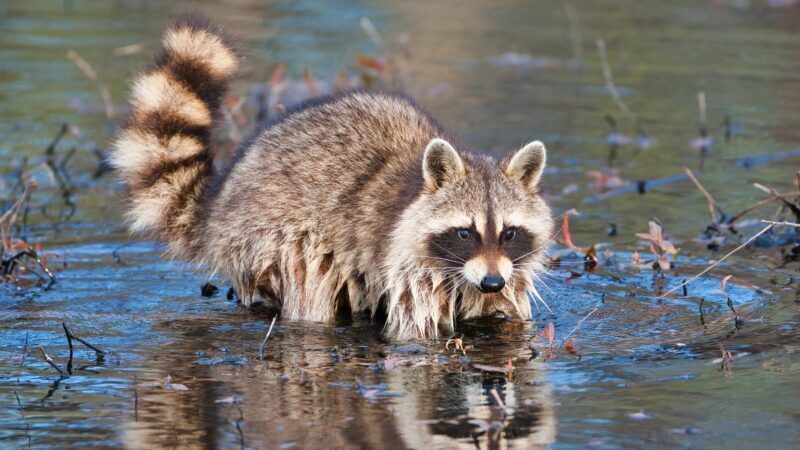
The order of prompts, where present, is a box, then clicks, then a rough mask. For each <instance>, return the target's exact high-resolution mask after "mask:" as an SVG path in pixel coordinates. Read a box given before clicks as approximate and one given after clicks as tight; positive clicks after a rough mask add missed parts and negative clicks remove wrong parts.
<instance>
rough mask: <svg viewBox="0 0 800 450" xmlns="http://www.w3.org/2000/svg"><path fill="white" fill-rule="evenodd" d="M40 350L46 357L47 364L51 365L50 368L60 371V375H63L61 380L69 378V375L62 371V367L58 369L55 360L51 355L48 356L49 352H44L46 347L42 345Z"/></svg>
mask: <svg viewBox="0 0 800 450" xmlns="http://www.w3.org/2000/svg"><path fill="white" fill-rule="evenodd" d="M39 350H41V351H42V356H44V360H45V361H47V364H50V366H52V367H53V368H54V369H56V370H57V371H58V374H59V375H61V378H69V374H68V373H66V372H64V371H63V370H61V367H58V364H56V362H55V361H53V358H51V357H50V355H48V354H47V352H46V351H44V347H42V346H41V345H40V346H39Z"/></svg>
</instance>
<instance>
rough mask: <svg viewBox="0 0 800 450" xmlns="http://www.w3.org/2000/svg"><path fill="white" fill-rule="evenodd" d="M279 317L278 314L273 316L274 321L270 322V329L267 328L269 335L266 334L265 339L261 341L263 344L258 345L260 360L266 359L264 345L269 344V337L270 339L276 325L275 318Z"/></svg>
mask: <svg viewBox="0 0 800 450" xmlns="http://www.w3.org/2000/svg"><path fill="white" fill-rule="evenodd" d="M277 318H278V316H277V315H276V316H275V317H273V318H272V323H271V324H269V330H267V335H266V336H264V340H263V341H261V345H259V346H258V359H259V361H263V360H264V347H266V345H267V339H269V335H270V334H271V333H272V327H273V326H275V320H276V319H277Z"/></svg>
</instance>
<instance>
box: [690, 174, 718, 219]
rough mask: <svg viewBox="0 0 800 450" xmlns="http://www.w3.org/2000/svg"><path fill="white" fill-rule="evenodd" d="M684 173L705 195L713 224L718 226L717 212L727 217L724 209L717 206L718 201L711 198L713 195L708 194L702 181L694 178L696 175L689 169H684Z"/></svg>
mask: <svg viewBox="0 0 800 450" xmlns="http://www.w3.org/2000/svg"><path fill="white" fill-rule="evenodd" d="M683 171H684V172H685V173H686V175H687V176H688V177H689V179H690V180H692V183H694V185H695V186H697V189H698V190H699V191H700V193H701V194H703V196H704V197H705V198H706V201H708V212H709V214H710V215H711V223H713V224H714V225H717V223H718V220H717V212H719V213H720V214H721V215H722V216H724V215H725V214H724V213H722V209H721V208H720V207H719V205H718V204H717V201H716V200H714V197H712V196H711V193H710V192H708V190H707V189H706V188H705V186H703V185H702V184H701V183H700V180H698V179H697V178H696V177H695V176H694V173H692V171H691V170H690V169H689V168H688V167H684V168H683Z"/></svg>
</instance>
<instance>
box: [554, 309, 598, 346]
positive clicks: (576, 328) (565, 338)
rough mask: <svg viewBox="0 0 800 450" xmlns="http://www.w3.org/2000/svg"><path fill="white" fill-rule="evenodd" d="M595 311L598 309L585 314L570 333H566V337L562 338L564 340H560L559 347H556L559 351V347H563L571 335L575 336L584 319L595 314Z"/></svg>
mask: <svg viewBox="0 0 800 450" xmlns="http://www.w3.org/2000/svg"><path fill="white" fill-rule="evenodd" d="M597 309H598V308H594V309H593V310H591V311H589V314H586V315H585V316H583V319H581V320H579V321H578V323H577V324H576V325H575V328H573V329H572V331H570V332H569V333H567V335H566V336H564V338H562V339H561V345H559V346H558V349H559V350H561V347H563V346H564V344H565V343H566V342H567V339H569V337H570V336H572V335H573V334H575V332H576V331H578V329H579V328H580V327H581V325H583V322H585V321H586V319H588V318H589V317H590V316H591V315H592V314H594V313H595V312H597Z"/></svg>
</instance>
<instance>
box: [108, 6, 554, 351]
mask: <svg viewBox="0 0 800 450" xmlns="http://www.w3.org/2000/svg"><path fill="white" fill-rule="evenodd" d="M238 63H239V57H238V56H237V53H236V51H235V50H234V49H233V47H232V46H231V44H230V41H229V40H228V39H227V38H226V37H225V36H224V35H223V34H222V33H221V31H220V30H219V29H218V28H216V27H214V26H211V25H209V24H208V23H207V22H204V21H202V20H197V19H191V20H188V19H183V20H178V21H177V22H175V23H174V24H172V25H171V26H169V27H168V28H167V30H166V33H165V36H164V38H163V48H162V49H161V51H160V53H159V54H158V56H157V57H156V59H155V63H154V64H153V65H152V67H151V68H150V69H149V70H147V71H146V72H145V73H144V74H143V75H141V76H139V78H138V79H137V80H136V81H135V83H134V85H133V89H132V93H131V95H130V119H129V120H128V123H127V124H126V125H125V126H124V127H123V128H122V129H121V131H120V132H119V134H118V136H117V137H116V140H115V143H114V145H113V149H114V150H113V152H112V155H111V158H112V163H113V165H114V166H115V167H116V169H117V170H118V172H119V174H120V175H121V177H122V180H123V181H124V183H125V184H126V185H127V187H128V190H129V195H130V208H129V212H128V216H129V219H130V221H131V229H132V230H133V231H137V232H147V233H151V234H153V235H154V237H155V238H157V239H159V240H161V241H163V242H164V243H165V244H166V247H167V250H166V254H167V255H168V256H169V257H170V258H179V259H183V260H187V261H189V262H191V263H193V264H195V265H197V266H200V267H204V268H207V269H210V270H212V271H213V272H215V273H219V274H221V275H222V276H223V278H225V279H226V280H228V281H229V282H230V283H231V284H232V285H233V287H234V289H235V291H236V293H237V294H238V296H239V298H240V300H241V301H242V303H244V304H245V305H252V304H254V303H256V302H264V303H265V304H266V305H267V306H270V307H274V308H279V309H280V312H281V317H283V318H285V319H292V320H306V321H321V322H328V321H332V320H333V319H335V318H336V317H337V314H359V313H369V314H371V315H372V316H373V317H374V316H375V315H376V313H378V312H379V311H382V315H384V316H385V325H384V333H385V336H386V337H387V338H389V339H392V340H409V339H416V338H419V339H433V338H436V337H437V336H439V335H440V334H442V333H452V332H453V330H454V327H455V324H456V320H457V319H469V318H472V317H478V316H489V315H495V314H502V315H504V316H507V317H511V318H518V319H530V317H531V300H532V296H535V297H538V293H537V291H536V285H535V284H534V279H535V278H536V277H537V274H539V273H541V271H542V270H543V269H544V267H543V263H544V258H545V256H544V252H545V249H546V247H547V246H548V244H549V241H550V239H551V234H552V231H553V221H552V218H551V212H550V209H549V207H548V205H547V204H546V203H545V201H544V200H543V199H542V196H541V195H540V194H539V187H538V186H539V180H540V177H541V175H542V171H543V169H544V167H545V159H546V150H545V147H544V145H543V144H542V143H541V142H539V141H534V142H531V143H529V144H527V145H525V146H523V147H522V148H521V149H520V150H518V151H517V152H515V153H514V154H513V155H511V156H510V157H507V158H505V159H504V160H502V161H497V160H495V159H493V158H491V157H489V156H486V155H482V154H478V153H474V152H470V151H467V150H466V149H465V148H464V147H463V146H462V145H460V144H454V142H455V141H454V140H453V139H452V138H451V137H450V136H449V135H448V134H447V133H446V132H445V131H444V129H443V128H442V126H441V125H439V123H438V122H436V120H434V119H433V118H432V117H431V116H430V115H428V114H427V113H426V112H424V111H423V110H422V109H420V108H419V107H417V106H416V105H415V103H414V102H413V101H412V100H410V99H409V98H407V97H405V96H402V95H394V94H387V93H375V92H366V91H354V92H347V93H342V94H339V95H335V96H330V97H325V98H320V99H317V100H315V101H312V102H309V103H306V104H303V105H301V106H299V107H297V108H294V109H293V110H290V111H287V112H286V113H284V115H283V116H282V117H281V118H280V119H279V120H277V121H275V123H272V124H270V125H269V126H267V127H266V128H265V129H263V130H262V131H260V132H259V133H258V134H257V135H256V136H255V137H254V138H253V139H251V140H250V141H249V142H247V143H245V144H244V145H242V146H241V148H240V149H239V151H238V153H237V155H236V156H235V157H234V158H233V159H232V161H231V162H230V163H229V164H228V166H227V167H226V168H224V169H222V170H219V171H217V170H215V169H214V160H213V157H212V149H211V142H212V127H213V125H214V123H215V119H216V117H217V115H218V112H219V108H220V102H221V98H222V95H223V94H224V92H225V90H226V88H227V86H228V83H229V81H230V80H231V77H232V76H233V75H234V72H235V71H236V69H237V66H238Z"/></svg>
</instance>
